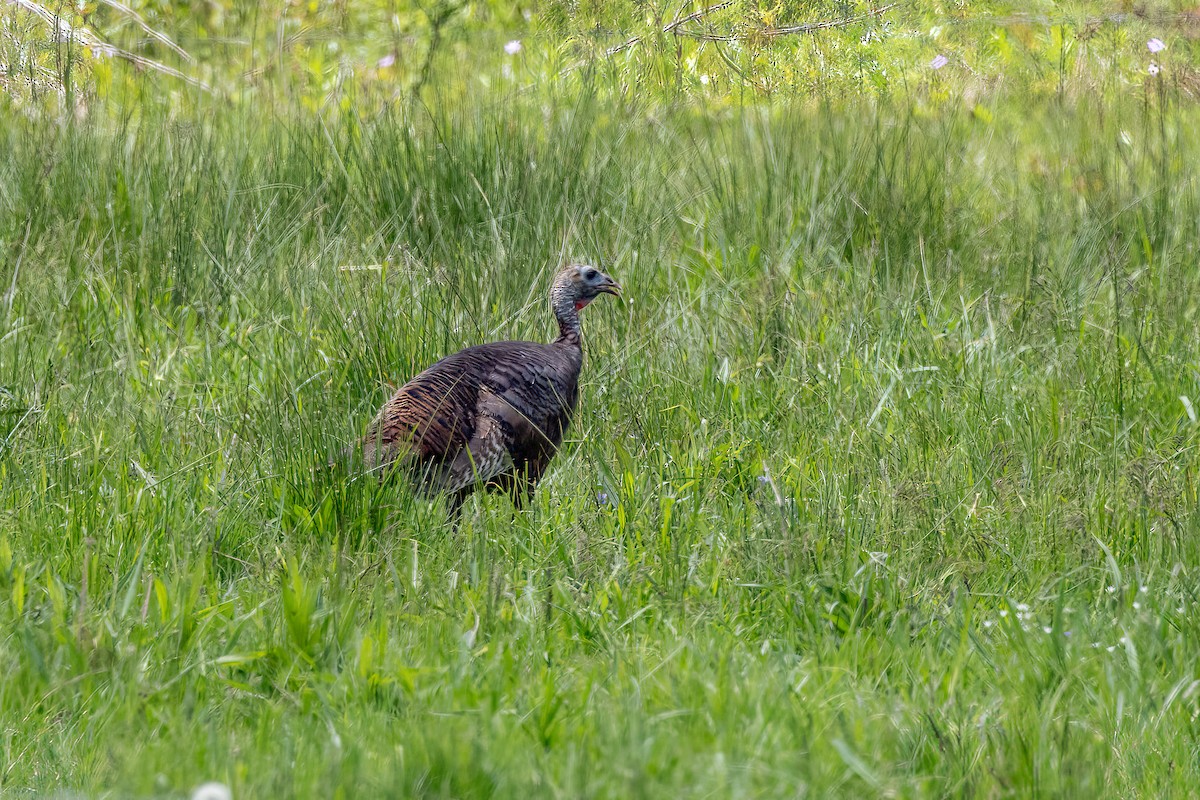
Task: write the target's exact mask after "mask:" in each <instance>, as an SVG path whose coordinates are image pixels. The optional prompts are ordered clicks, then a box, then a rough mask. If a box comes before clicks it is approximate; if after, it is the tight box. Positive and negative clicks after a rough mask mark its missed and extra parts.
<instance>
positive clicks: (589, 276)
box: [583, 269, 596, 281]
mask: <svg viewBox="0 0 1200 800" xmlns="http://www.w3.org/2000/svg"><path fill="white" fill-rule="evenodd" d="M583 277H585V278H587V279H588V280H589V281H594V280H596V270H594V269H589V270H588V271H587V272H585V273H584V274H583Z"/></svg>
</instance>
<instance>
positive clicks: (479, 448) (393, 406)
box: [362, 265, 621, 518]
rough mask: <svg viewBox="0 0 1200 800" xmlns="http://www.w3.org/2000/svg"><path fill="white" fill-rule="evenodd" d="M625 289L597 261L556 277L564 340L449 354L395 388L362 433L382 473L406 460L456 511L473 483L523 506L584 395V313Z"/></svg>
mask: <svg viewBox="0 0 1200 800" xmlns="http://www.w3.org/2000/svg"><path fill="white" fill-rule="evenodd" d="M620 289H621V286H620V284H618V283H617V282H616V281H614V280H613V279H612V278H610V277H609V276H608V275H605V274H604V273H603V272H601V271H600V270H598V269H595V268H594V267H589V266H586V265H572V266H568V267H567V268H566V269H564V270H562V271H561V272H559V273H558V275H557V276H556V277H555V278H554V283H553V284H552V285H551V288H550V306H551V308H552V309H553V310H554V316H555V317H557V318H558V338H557V339H555V340H554V341H553V342H552V343H550V344H541V343H539V342H493V343H491V344H481V345H477V346H475V347H468V348H467V349H465V350H460V351H459V352H457V353H455V354H454V355H452V356H448V357H447V358H443V359H442V360H441V361H439V362H437V363H436V364H434V365H433V366H431V367H429V368H428V369H427V370H425V371H424V372H422V373H421V374H420V375H417V376H416V377H415V378H413V379H412V380H410V381H409V382H408V383H406V384H405V385H404V386H402V387H400V389H399V390H398V391H397V392H396V394H395V395H394V396H393V397H392V399H391V400H390V401H388V403H387V404H386V405H385V406H384V407H383V408H382V409H381V410H380V411H379V414H378V416H376V418H375V420H374V421H373V422H372V423H371V427H370V431H369V433H368V434H367V436H366V437H365V438H364V439H363V442H362V447H363V458H364V460H365V461H366V463H367V464H368V465H369V466H371V467H373V468H378V469H386V468H387V467H389V466H391V465H393V464H396V463H398V462H399V463H402V464H404V465H405V466H406V467H407V468H408V469H409V470H410V471H411V472H412V473H413V475H414V477H415V478H416V479H417V483H418V486H419V487H420V488H421V489H422V490H424V491H425V492H428V493H439V494H446V495H448V496H449V505H450V508H449V510H450V516H451V518H456V517H457V515H458V511H459V508H460V506H461V505H462V503H463V501H464V500H465V499H466V498H467V496H468V495H470V494H471V492H472V491H474V490H475V488H476V487H477V486H484V487H486V488H487V489H488V490H492V491H494V490H501V491H505V492H507V493H508V494H509V495H510V497H511V498H512V500H513V503H514V504H515V505H516V506H517V507H518V508H520V507H521V506H523V505H524V502H525V500H526V498H527V496H528V494H529V493H531V492H532V491H533V490H534V488H535V487H536V486H537V483H538V481H539V480H541V477H542V475H543V474H544V473H545V471H546V467H547V466H548V465H549V464H550V460H551V459H552V458H553V457H554V454H555V452H556V451H557V450H558V446H559V444H561V442H562V439H563V434H564V433H565V432H566V430H567V426H568V425H569V424H570V422H571V414H572V413H573V412H574V410H575V404H576V402H577V401H578V399H579V370H580V367H582V366H583V348H582V341H581V338H580V328H579V312H580V311H581V310H582V309H583V308H584V307H585V306H586V305H587V304H588V303H590V302H592V301H593V300H595V299H596V298H597V297H599V296H600V295H602V294H611V295H614V296H618V297H619V296H620V295H619V292H620Z"/></svg>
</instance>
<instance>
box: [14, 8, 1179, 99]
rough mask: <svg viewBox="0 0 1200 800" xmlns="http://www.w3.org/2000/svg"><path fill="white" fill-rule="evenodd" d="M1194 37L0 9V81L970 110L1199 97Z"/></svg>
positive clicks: (688, 21) (1133, 31)
mask: <svg viewBox="0 0 1200 800" xmlns="http://www.w3.org/2000/svg"><path fill="white" fill-rule="evenodd" d="M1198 36H1200V6H1197V5H1195V4H1192V3H1179V2H1147V3H1136V4H1135V3H1130V2H1078V3H1054V2H1033V3H1013V2H957V3H952V2H935V1H931V0H901V1H900V2H894V3H879V2H861V1H859V0H819V1H817V2H797V1H796V0H727V2H715V3H712V2H700V3H696V2H668V1H667V0H541V1H540V2H535V1H534V0H526V1H524V2H504V1H502V0H483V1H471V0H420V1H419V2H416V1H414V2H379V1H376V0H356V1H355V2H349V0H341V1H340V2H318V1H317V0H302V1H289V2H272V3H262V4H260V3H252V2H233V1H230V0H208V1H207V2H161V1H160V0H128V3H122V2H119V0H87V1H86V2H73V3H62V2H55V3H51V2H35V0H0V84H2V85H3V87H4V89H5V91H4V95H5V97H6V100H7V102H9V103H10V104H13V105H15V106H16V107H19V108H21V109H24V110H28V111H32V110H57V111H62V110H66V109H70V110H71V111H72V113H74V114H76V115H81V114H87V113H89V112H90V111H91V109H92V106H93V105H94V104H95V103H96V102H97V101H105V100H109V99H112V98H121V99H128V98H130V97H132V98H135V99H137V100H138V101H139V102H142V103H147V102H153V103H157V104H163V103H165V104H168V105H171V106H178V105H180V104H182V103H187V102H189V100H190V99H191V98H194V97H195V96H196V95H197V94H205V95H208V94H211V95H215V96H217V97H218V98H220V99H221V100H222V101H227V102H229V103H233V104H254V105H258V106H261V107H264V108H273V107H281V106H286V107H289V108H290V107H294V105H295V104H296V103H297V102H299V103H302V104H303V105H304V106H305V107H307V108H309V109H313V110H315V109H321V108H328V107H330V106H331V104H332V105H338V104H342V105H346V104H349V103H351V102H353V103H354V104H355V105H356V107H358V108H360V109H361V108H364V107H370V106H381V105H386V104H388V103H395V102H408V101H410V100H413V99H422V100H424V101H425V102H430V103H433V102H438V101H443V100H447V99H450V98H453V97H455V96H462V95H472V96H481V91H482V92H488V93H494V92H495V91H496V90H497V89H498V88H499V89H504V88H505V87H508V88H511V89H512V90H520V91H530V90H536V89H538V88H539V87H541V88H555V89H560V88H563V86H564V85H565V86H568V87H569V86H571V85H573V84H587V85H588V86H589V88H590V89H592V90H598V91H601V92H604V93H613V94H615V95H617V96H618V97H631V96H635V95H636V96H637V97H638V98H640V99H643V100H644V99H646V98H659V99H662V100H668V101H669V100H673V99H678V98H681V97H697V98H702V99H705V100H707V101H711V102H713V103H721V102H737V101H745V100H747V99H753V100H764V99H768V98H779V97H786V98H789V99H792V98H796V97H808V98H814V99H819V100H821V101H822V102H828V101H830V100H837V99H839V98H843V97H847V96H851V95H853V96H860V95H863V94H866V95H868V96H873V97H878V98H880V99H886V98H889V97H892V96H894V95H897V94H902V95H903V96H905V97H916V98H918V99H920V100H921V101H922V102H927V103H933V104H938V103H942V102H945V101H946V100H947V99H949V98H955V99H956V100H957V99H965V100H966V101H967V102H968V103H969V104H970V106H969V107H971V108H973V106H974V103H975V102H976V101H978V100H980V99H981V98H986V97H988V96H990V95H993V94H995V93H996V92H1002V91H1003V92H1017V93H1028V94H1031V95H1062V96H1067V95H1071V96H1074V97H1086V96H1088V95H1089V94H1090V93H1094V92H1097V91H1104V92H1109V93H1111V92H1137V91H1141V90H1142V89H1143V88H1144V87H1146V86H1147V85H1148V84H1149V85H1154V86H1163V85H1165V86H1169V87H1171V88H1173V89H1178V90H1180V91H1182V92H1183V93H1184V94H1186V95H1189V96H1190V95H1195V94H1196V93H1197V92H1198V91H1200V73H1198V72H1197V69H1196V67H1195V66H1194V65H1195V63H1197V62H1196V59H1195V58H1194V55H1195V51H1196V46H1197V44H1196V39H1197V37H1198ZM1151 40H1159V41H1162V42H1163V43H1164V44H1165V45H1167V46H1166V47H1165V48H1163V49H1161V50H1158V51H1152V49H1151V47H1149V46H1148V42H1150V41H1151ZM148 84H152V85H153V89H154V90H153V91H147V89H148ZM364 104H365V105H364Z"/></svg>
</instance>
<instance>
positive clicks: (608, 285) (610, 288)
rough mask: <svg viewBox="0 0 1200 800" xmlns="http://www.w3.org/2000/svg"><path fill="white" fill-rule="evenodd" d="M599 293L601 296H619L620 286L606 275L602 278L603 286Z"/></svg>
mask: <svg viewBox="0 0 1200 800" xmlns="http://www.w3.org/2000/svg"><path fill="white" fill-rule="evenodd" d="M599 291H600V292H601V293H602V294H611V295H612V296H613V297H620V296H621V284H619V283H617V282H616V281H614V280H613V279H612V278H610V277H608V276H607V275H605V276H604V284H603V285H601V287H600V289H599Z"/></svg>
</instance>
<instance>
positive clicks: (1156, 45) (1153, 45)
mask: <svg viewBox="0 0 1200 800" xmlns="http://www.w3.org/2000/svg"><path fill="white" fill-rule="evenodd" d="M1146 47H1147V49H1149V50H1150V52H1151V53H1161V52H1162V51H1163V50H1166V49H1167V44H1166V42H1164V41H1163V40H1162V39H1151V40H1150V41H1148V42H1146Z"/></svg>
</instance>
